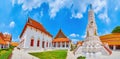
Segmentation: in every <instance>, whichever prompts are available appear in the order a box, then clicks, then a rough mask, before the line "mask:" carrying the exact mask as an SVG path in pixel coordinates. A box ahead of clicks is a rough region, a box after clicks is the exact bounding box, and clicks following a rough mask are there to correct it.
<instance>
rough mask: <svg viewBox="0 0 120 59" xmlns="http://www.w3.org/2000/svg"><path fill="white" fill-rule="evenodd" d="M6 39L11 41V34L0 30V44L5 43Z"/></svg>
mask: <svg viewBox="0 0 120 59" xmlns="http://www.w3.org/2000/svg"><path fill="white" fill-rule="evenodd" d="M7 41H11V35H10V34H3V33H1V32H0V44H7Z"/></svg>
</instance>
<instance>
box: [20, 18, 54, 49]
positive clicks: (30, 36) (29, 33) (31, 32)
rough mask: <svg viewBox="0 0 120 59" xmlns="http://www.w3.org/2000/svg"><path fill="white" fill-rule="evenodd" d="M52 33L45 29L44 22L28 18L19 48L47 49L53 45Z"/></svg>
mask: <svg viewBox="0 0 120 59" xmlns="http://www.w3.org/2000/svg"><path fill="white" fill-rule="evenodd" d="M52 39H53V38H52V35H51V34H50V33H49V32H47V31H46V30H45V28H44V27H43V26H42V24H40V23H38V22H37V21H35V20H33V19H31V18H28V21H27V23H26V24H25V26H24V29H23V31H22V33H21V35H20V43H19V46H18V47H19V48H22V49H34V50H35V49H47V48H51V47H52Z"/></svg>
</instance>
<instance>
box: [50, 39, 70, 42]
mask: <svg viewBox="0 0 120 59" xmlns="http://www.w3.org/2000/svg"><path fill="white" fill-rule="evenodd" d="M52 42H70V40H69V39H68V38H56V39H54V40H53V41H52Z"/></svg>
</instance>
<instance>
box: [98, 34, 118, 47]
mask: <svg viewBox="0 0 120 59" xmlns="http://www.w3.org/2000/svg"><path fill="white" fill-rule="evenodd" d="M100 39H101V41H102V42H103V43H108V45H120V33H112V34H107V35H103V36H100Z"/></svg>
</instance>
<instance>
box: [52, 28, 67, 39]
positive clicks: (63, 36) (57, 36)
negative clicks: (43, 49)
mask: <svg viewBox="0 0 120 59" xmlns="http://www.w3.org/2000/svg"><path fill="white" fill-rule="evenodd" d="M56 38H67V37H66V36H65V34H64V33H63V32H62V30H61V29H60V30H59V32H58V33H57V35H56V37H55V38H54V39H56Z"/></svg>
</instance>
